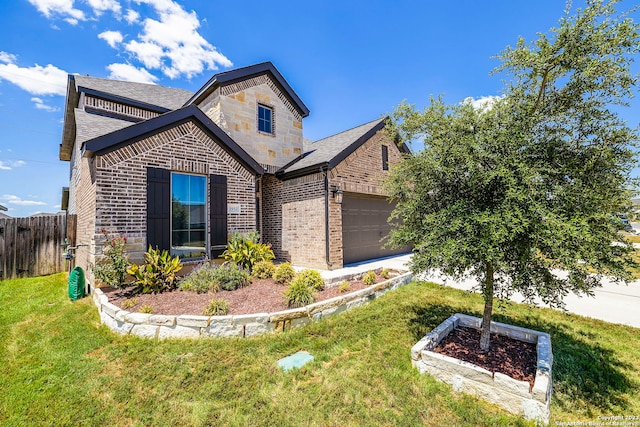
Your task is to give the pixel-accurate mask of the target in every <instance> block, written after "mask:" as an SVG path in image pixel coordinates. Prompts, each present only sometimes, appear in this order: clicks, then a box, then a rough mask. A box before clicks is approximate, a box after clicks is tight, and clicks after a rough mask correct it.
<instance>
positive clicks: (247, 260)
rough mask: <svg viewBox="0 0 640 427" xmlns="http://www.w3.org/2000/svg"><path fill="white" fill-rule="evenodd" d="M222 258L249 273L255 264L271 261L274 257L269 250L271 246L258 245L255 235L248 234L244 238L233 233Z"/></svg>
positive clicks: (256, 235)
mask: <svg viewBox="0 0 640 427" xmlns="http://www.w3.org/2000/svg"><path fill="white" fill-rule="evenodd" d="M222 257H223V258H224V259H225V260H226V261H228V262H232V263H234V264H236V265H238V266H240V267H241V268H243V269H245V270H247V271H249V272H251V271H252V269H253V266H254V265H255V264H256V263H258V262H260V261H271V260H272V259H274V258H275V255H274V254H273V251H272V250H271V245H267V244H263V243H258V234H257V233H249V235H248V237H246V238H245V237H243V236H242V235H241V234H239V233H235V234H234V235H233V237H232V238H231V241H230V242H229V244H228V245H227V249H226V250H225V251H224V252H223V253H222Z"/></svg>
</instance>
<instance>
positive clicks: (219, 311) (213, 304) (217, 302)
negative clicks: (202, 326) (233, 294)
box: [202, 298, 229, 316]
mask: <svg viewBox="0 0 640 427" xmlns="http://www.w3.org/2000/svg"><path fill="white" fill-rule="evenodd" d="M228 312H229V304H228V303H227V302H226V301H225V300H223V299H217V298H214V299H212V300H211V301H209V304H208V305H207V306H206V307H205V309H204V312H203V313H202V314H204V315H205V316H224V315H225V314H227V313H228Z"/></svg>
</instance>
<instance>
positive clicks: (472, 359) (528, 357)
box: [433, 327, 538, 387]
mask: <svg viewBox="0 0 640 427" xmlns="http://www.w3.org/2000/svg"><path fill="white" fill-rule="evenodd" d="M433 351H434V352H435V353H440V354H444V355H446V356H450V357H454V358H456V359H459V360H463V361H465V362H469V363H473V364H474V365H477V366H479V367H481V368H484V369H486V370H487V371H490V372H493V373H495V372H500V373H502V374H505V375H508V376H510V377H511V378H513V379H516V380H518V381H528V382H529V384H530V385H531V387H533V383H534V381H535V377H536V366H537V363H538V353H537V349H536V345H535V344H532V343H527V342H523V341H519V340H515V339H513V338H509V337H507V336H504V335H498V334H491V348H490V349H489V351H488V352H486V353H485V352H483V351H482V350H480V330H478V329H475V328H468V327H459V328H456V329H454V330H453V331H451V332H450V333H449V335H447V336H446V337H444V338H443V339H442V341H440V343H439V344H438V346H437V347H436V348H435V349H434V350H433Z"/></svg>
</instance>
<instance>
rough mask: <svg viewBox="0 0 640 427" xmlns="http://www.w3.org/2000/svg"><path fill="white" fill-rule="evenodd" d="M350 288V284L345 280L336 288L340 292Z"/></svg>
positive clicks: (347, 290)
mask: <svg viewBox="0 0 640 427" xmlns="http://www.w3.org/2000/svg"><path fill="white" fill-rule="evenodd" d="M350 289H351V285H350V284H349V282H347V281H346V280H343V281H342V282H340V284H339V285H338V290H339V291H340V293H344V292H349V290H350Z"/></svg>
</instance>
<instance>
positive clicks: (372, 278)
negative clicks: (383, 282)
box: [362, 270, 376, 286]
mask: <svg viewBox="0 0 640 427" xmlns="http://www.w3.org/2000/svg"><path fill="white" fill-rule="evenodd" d="M362 281H363V282H364V284H365V285H367V286H371V285H374V284H375V283H376V273H375V272H374V271H371V270H369V271H367V272H366V273H365V274H364V276H363V277H362Z"/></svg>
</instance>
